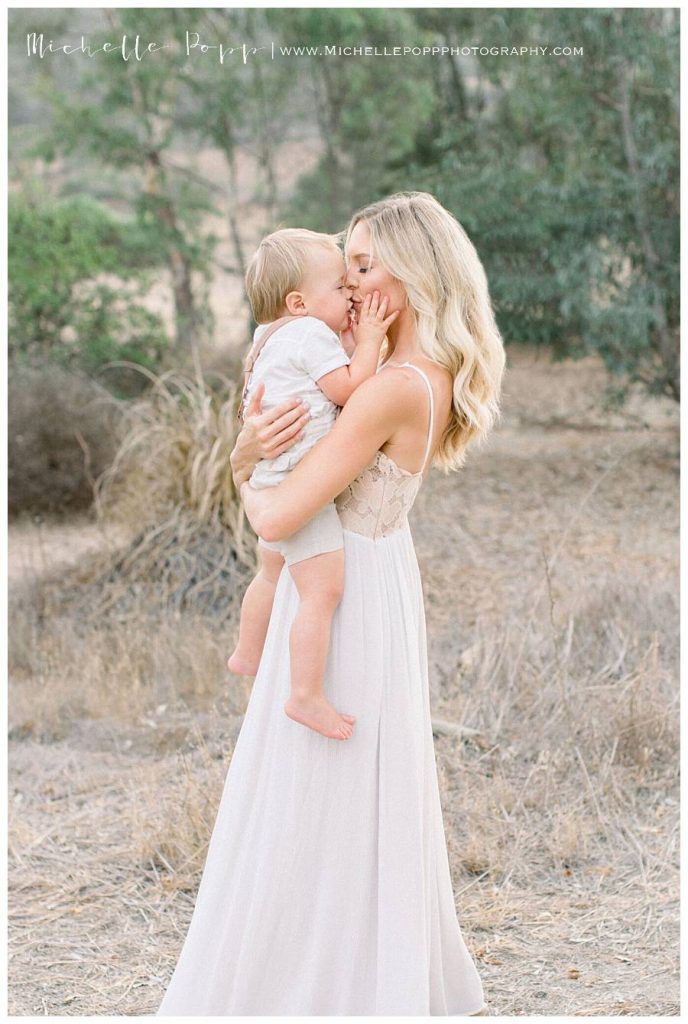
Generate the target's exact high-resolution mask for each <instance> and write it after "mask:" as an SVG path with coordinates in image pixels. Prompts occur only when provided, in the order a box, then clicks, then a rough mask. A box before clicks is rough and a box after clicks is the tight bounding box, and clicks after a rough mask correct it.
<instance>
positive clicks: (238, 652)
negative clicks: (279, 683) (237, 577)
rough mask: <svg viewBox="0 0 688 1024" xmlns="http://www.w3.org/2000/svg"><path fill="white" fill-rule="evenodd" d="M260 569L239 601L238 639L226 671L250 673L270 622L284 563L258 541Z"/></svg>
mask: <svg viewBox="0 0 688 1024" xmlns="http://www.w3.org/2000/svg"><path fill="white" fill-rule="evenodd" d="M258 551H259V554H260V569H259V570H258V572H257V573H256V575H255V576H254V577H253V579H252V580H251V582H250V583H249V585H248V589H247V591H246V593H245V594H244V600H243V601H242V602H241V618H240V620H239V643H238V644H237V646H236V649H235V651H234V654H232V656H231V657H230V658H229V660H228V661H227V668H228V669H229V671H230V672H236V673H237V674H238V675H241V676H254V675H255V674H256V672H257V671H258V665H259V664H260V658H261V655H262V653H263V646H264V644H265V637H266V635H267V631H268V625H269V622H270V613H271V611H272V602H273V601H274V598H275V588H276V586H277V580H278V579H279V575H280V573H281V571H282V566H283V565H284V558H283V557H282V555H281V554H280V553H279V551H272V550H271V549H270V548H264V547H263V545H262V544H259V545H258Z"/></svg>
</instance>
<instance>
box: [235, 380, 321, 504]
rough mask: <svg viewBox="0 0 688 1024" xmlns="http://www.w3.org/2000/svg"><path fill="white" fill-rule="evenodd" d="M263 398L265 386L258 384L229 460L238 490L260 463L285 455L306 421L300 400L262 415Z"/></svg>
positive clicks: (303, 406)
mask: <svg viewBox="0 0 688 1024" xmlns="http://www.w3.org/2000/svg"><path fill="white" fill-rule="evenodd" d="M264 394H265V384H262V383H261V384H259V385H258V387H257V388H256V393H255V395H254V396H253V398H252V400H251V402H250V403H249V405H248V408H247V409H246V416H245V417H244V425H243V426H242V428H241V430H240V431H239V433H238V434H237V438H236V442H235V444H234V448H233V449H232V453H231V455H230V456H229V462H230V465H231V467H232V476H233V478H234V486H235V487H236V488H237V489H238V488H240V487H241V485H242V484H243V483H245V482H246V481H247V480H248V479H249V477H250V476H251V473H252V472H253V470H254V469H255V468H256V464H257V463H258V462H259V461H260V459H276V458H277V456H278V455H281V454H282V452H286V451H288V449H289V448H291V446H292V445H293V444H295V443H296V442H297V441H298V440H299V438H300V437H302V436H303V433H302V432H303V428H304V426H305V424H306V422H307V421H308V407H307V405H305V404H304V403H303V402H302V401H301V400H300V399H299V398H292V399H289V400H288V401H286V402H282V403H280V405H276V406H275V407H274V408H273V409H268V411H267V412H261V403H262V401H263V395H264Z"/></svg>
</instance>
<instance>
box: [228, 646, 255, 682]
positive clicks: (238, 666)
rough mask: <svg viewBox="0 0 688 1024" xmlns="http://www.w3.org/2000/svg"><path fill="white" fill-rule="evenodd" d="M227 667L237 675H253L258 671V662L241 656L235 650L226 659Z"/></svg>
mask: <svg viewBox="0 0 688 1024" xmlns="http://www.w3.org/2000/svg"><path fill="white" fill-rule="evenodd" d="M227 668H228V669H229V671H230V672H235V673H236V674H237V675H238V676H254V675H255V674H256V672H257V671H258V662H257V661H255V662H252V661H249V659H248V658H242V657H241V655H240V654H239V653H238V652H237V651H235V652H234V654H232V655H231V657H229V658H228V659H227Z"/></svg>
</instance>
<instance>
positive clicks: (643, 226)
mask: <svg viewBox="0 0 688 1024" xmlns="http://www.w3.org/2000/svg"><path fill="white" fill-rule="evenodd" d="M628 78H629V72H628V67H627V66H626V64H622V65H621V69H620V73H619V87H620V93H621V101H620V104H619V108H618V109H619V112H620V114H621V125H622V131H623V144H624V153H625V156H626V163H627V164H628V170H629V173H630V176H631V183H632V185H633V214H634V217H635V222H636V225H637V227H638V236H639V238H640V242H641V245H642V249H643V254H644V256H645V263H646V269H647V273H648V277H649V279H650V284H651V286H652V292H653V309H654V314H655V331H656V338H655V347H656V349H657V352H658V354H659V358H660V360H661V362H662V366H663V368H664V373H665V378H666V384H667V386H668V388H669V391H670V392H671V395H672V397H673V398H675V399H676V401H678V400H679V398H680V385H681V380H680V367H679V356H680V350H679V345H678V341H677V339H675V337H674V335H673V332H672V331H671V329H670V327H669V323H668V318H667V313H666V305H665V302H664V295H663V292H662V288H661V285H660V283H659V282H658V280H657V276H656V271H657V268H658V266H659V257H658V256H657V252H656V250H655V247H654V243H653V241H652V235H651V233H650V221H649V217H648V213H647V208H646V206H645V197H644V194H643V183H642V177H641V171H640V162H639V160H638V150H637V147H636V144H635V137H634V134H633V119H632V115H631V92H630V84H629V80H628Z"/></svg>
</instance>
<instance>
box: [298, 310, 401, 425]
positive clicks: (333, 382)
mask: <svg viewBox="0 0 688 1024" xmlns="http://www.w3.org/2000/svg"><path fill="white" fill-rule="evenodd" d="M379 294H380V293H379V292H373V294H372V295H367V296H366V298H365V301H364V303H363V305H362V307H361V314H360V319H359V322H358V323H357V324H356V326H355V328H354V339H355V341H356V350H355V352H354V354H353V356H352V357H351V362H350V363H349V365H348V366H340V367H338V369H336V370H332V371H331V372H330V373H326V374H325V376H324V377H321V378H320V379H319V380H318V381H316V383H317V385H318V387H319V388H320V390H321V391H322V392H323V394H324V395H325V396H326V397H327V398H329V399H330V401H331V402H334V403H335V405H345V404H346V403H347V401H348V400H349V398H351V396H352V394H353V393H354V391H355V390H356V388H357V387H358V386H359V384H362V383H363V381H364V380H368V378H369V377H372V376H373V374H374V373H375V371H376V370H377V364H378V360H379V358H380V347H381V345H382V342H383V339H384V337H385V335H386V333H387V329H388V328H389V326H390V324H392V323H393V322H394V320H396V318H397V316H398V315H399V310H398V309H395V310H394V311H393V312H392V313H390V315H389V316H388V317H385V312H386V310H387V301H388V300H387V298H386V297H385V298H384V299H383V300H382V302H380V301H379Z"/></svg>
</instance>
